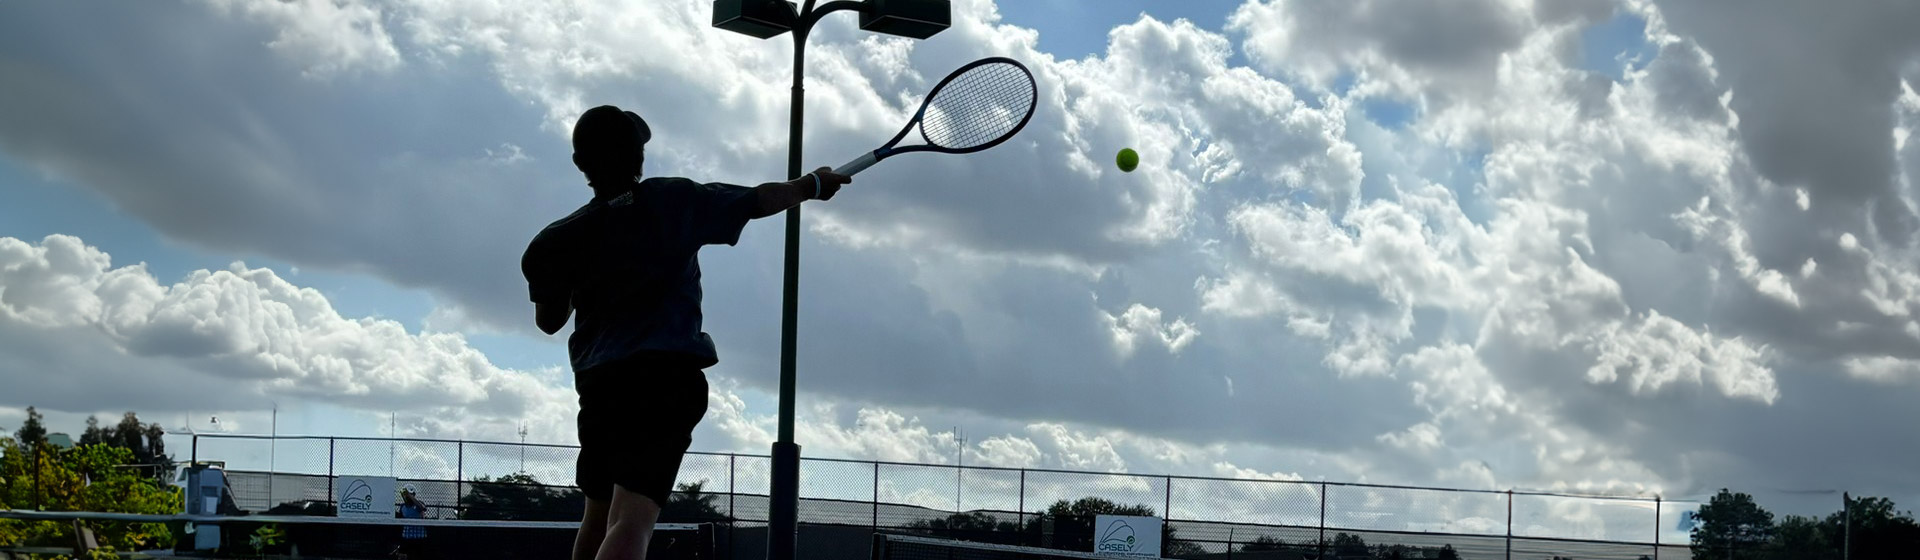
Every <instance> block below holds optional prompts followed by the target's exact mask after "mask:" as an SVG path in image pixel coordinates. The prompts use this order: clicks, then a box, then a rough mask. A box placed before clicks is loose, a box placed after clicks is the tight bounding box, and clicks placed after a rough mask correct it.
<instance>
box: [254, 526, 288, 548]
mask: <svg viewBox="0 0 1920 560" xmlns="http://www.w3.org/2000/svg"><path fill="white" fill-rule="evenodd" d="M286 542H287V533H286V531H283V530H281V529H280V525H279V524H277V523H268V524H266V525H261V526H260V527H259V528H257V529H254V530H253V535H251V536H248V537H247V545H248V546H252V547H253V552H254V553H255V554H264V553H266V552H267V551H268V550H275V549H278V548H280V545H282V544H285V543H286Z"/></svg>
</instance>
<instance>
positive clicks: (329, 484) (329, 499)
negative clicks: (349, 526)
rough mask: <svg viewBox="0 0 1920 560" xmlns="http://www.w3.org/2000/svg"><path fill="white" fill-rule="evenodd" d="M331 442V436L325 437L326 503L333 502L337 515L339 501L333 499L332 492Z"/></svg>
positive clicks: (332, 440)
mask: <svg viewBox="0 0 1920 560" xmlns="http://www.w3.org/2000/svg"><path fill="white" fill-rule="evenodd" d="M333 442H334V439H333V438H327V503H329V504H333V508H334V514H335V515H338V514H339V513H340V503H339V501H337V500H335V499H334V497H335V496H337V494H334V493H333Z"/></svg>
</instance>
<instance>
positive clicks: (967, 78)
mask: <svg viewBox="0 0 1920 560" xmlns="http://www.w3.org/2000/svg"><path fill="white" fill-rule="evenodd" d="M1039 98H1040V90H1039V88H1038V87H1037V86H1035V85H1034V83H1033V72H1030V71H1028V70H1027V67H1026V65H1023V64H1020V62H1019V61H1016V60H1013V59H1011V58H1004V57H998V56H996V57H989V58H982V59H980V60H976V61H973V62H970V63H967V65H966V66H961V67H960V69H959V70H954V71H953V73H952V74H948V75H947V77H946V79H944V80H940V83H939V84H938V85H935V86H933V92H931V93H928V94H927V99H926V101H923V102H921V103H920V110H919V111H917V112H915V113H914V114H913V119H912V120H910V121H907V126H905V127H902V128H901V129H900V133H899V134H895V135H893V139H892V140H888V141H887V143H886V145H884V146H881V147H880V149H878V150H874V151H871V152H867V153H866V154H865V155H862V156H860V157H858V158H855V159H854V160H853V161H850V162H847V164H846V165H842V166H840V167H839V168H837V169H834V170H833V172H834V173H838V174H841V175H847V176H852V175H853V174H855V173H859V172H860V171H861V170H864V169H866V168H868V167H872V166H873V164H875V163H879V162H880V160H883V159H887V158H890V157H893V156H897V155H900V154H905V153H912V152H939V153H943V154H970V153H973V152H978V151H981V150H985V149H987V148H991V147H994V146H998V145H1000V143H1001V142H1005V141H1007V139H1008V138H1012V137H1013V135H1014V134H1015V133H1018V132H1020V129H1022V128H1026V126H1027V121H1028V120H1030V119H1032V118H1033V109H1034V106H1035V105H1037V104H1038V101H1039ZM914 130H919V131H920V139H921V140H923V141H924V142H925V143H923V144H918V145H909V146H900V145H899V144H900V140H902V139H904V138H906V137H907V133H908V132H912V131H914Z"/></svg>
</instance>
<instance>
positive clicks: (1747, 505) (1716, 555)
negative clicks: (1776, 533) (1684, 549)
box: [1693, 488, 1773, 560]
mask: <svg viewBox="0 0 1920 560" xmlns="http://www.w3.org/2000/svg"><path fill="white" fill-rule="evenodd" d="M1694 517H1695V519H1697V520H1698V521H1699V524H1698V525H1696V526H1694V528H1693V558H1694V560H1723V559H1724V560H1764V558H1765V553H1766V551H1765V549H1766V548H1768V546H1767V545H1768V541H1769V540H1771V539H1772V538H1773V514H1772V513H1770V512H1768V511H1767V510H1766V509H1764V508H1761V507H1760V505H1759V504H1756V503H1754V501H1753V496H1749V495H1747V494H1746V493H1744V492H1740V493H1736V492H1732V491H1728V490H1727V489H1724V488H1722V489H1721V490H1720V493H1719V494H1715V495H1714V496H1713V499H1712V500H1710V501H1708V502H1707V504H1706V505H1703V506H1700V512H1699V513H1698V514H1696V515H1695V516H1694Z"/></svg>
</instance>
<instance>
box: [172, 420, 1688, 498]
mask: <svg viewBox="0 0 1920 560" xmlns="http://www.w3.org/2000/svg"><path fill="white" fill-rule="evenodd" d="M193 437H194V438H195V439H198V438H201V437H206V438H211V439H251V440H272V439H298V440H329V441H332V440H341V441H383V442H420V443H453V444H469V443H471V444H474V445H506V446H522V447H541V448H556V449H578V448H579V447H580V446H578V445H568V444H559V443H521V442H512V441H486V440H464V439H440V438H405V437H379V436H311V435H282V436H273V435H264V434H226V433H221V434H198V433H196V434H193ZM687 454H688V455H701V456H708V457H735V458H737V457H746V458H753V459H771V456H769V455H758V454H752V453H727V452H718V451H688V452H687ZM803 461H807V462H822V463H847V464H858V465H875V466H891V467H916V468H939V469H960V470H965V471H998V472H1019V473H1045V474H1068V475H1078V476H1088V475H1092V476H1113V477H1131V478H1159V479H1166V480H1169V481H1171V480H1190V481H1207V482H1249V483H1263V484H1302V485H1319V486H1323V487H1342V488H1371V489H1380V490H1420V491H1430V492H1454V493H1464V494H1498V495H1508V496H1534V497H1548V498H1578V499H1589V500H1609V501H1627V502H1650V503H1659V502H1661V501H1663V499H1662V497H1661V496H1659V495H1654V496H1623V495H1608V494H1585V493H1577V492H1553V491H1546V490H1519V489H1508V490H1490V489H1471V488H1442V487H1438V486H1415V485H1405V484H1375V483H1366V482H1330V481H1324V480H1319V481H1316V480H1271V479H1254V478H1227V477H1217V476H1195V475H1173V474H1141V473H1120V472H1100V471H1075V470H1067V469H1048V468H1032V467H996V466H987V465H966V466H960V465H933V464H927V463H905V462H897V461H879V460H871V459H838V458H830V457H809V458H804V459H803Z"/></svg>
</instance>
